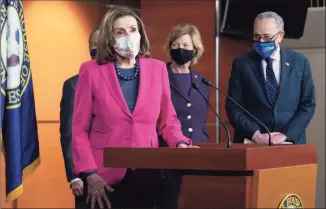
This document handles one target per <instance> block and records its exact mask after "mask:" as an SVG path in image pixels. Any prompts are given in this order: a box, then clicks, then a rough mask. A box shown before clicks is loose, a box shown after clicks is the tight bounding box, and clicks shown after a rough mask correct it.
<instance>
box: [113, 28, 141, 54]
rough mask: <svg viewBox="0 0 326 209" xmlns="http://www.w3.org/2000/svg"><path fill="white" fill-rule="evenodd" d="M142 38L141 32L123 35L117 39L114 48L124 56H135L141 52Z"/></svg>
mask: <svg viewBox="0 0 326 209" xmlns="http://www.w3.org/2000/svg"><path fill="white" fill-rule="evenodd" d="M140 38H141V37H140V34H139V32H136V33H133V34H129V35H126V36H123V37H121V38H118V39H116V40H115V44H114V45H113V48H114V50H115V51H116V52H117V53H118V54H119V55H120V56H122V57H126V58H129V59H132V58H135V57H136V56H137V55H138V52H139V45H140Z"/></svg>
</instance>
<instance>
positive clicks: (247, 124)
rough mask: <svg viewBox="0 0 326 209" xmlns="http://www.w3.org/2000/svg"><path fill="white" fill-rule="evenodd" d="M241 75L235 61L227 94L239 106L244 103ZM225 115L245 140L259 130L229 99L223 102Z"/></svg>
mask: <svg viewBox="0 0 326 209" xmlns="http://www.w3.org/2000/svg"><path fill="white" fill-rule="evenodd" d="M240 80H241V75H240V72H239V68H238V67H237V60H234V61H233V64H232V71H231V77H230V80H229V89H228V94H229V96H230V97H231V98H233V99H234V100H235V101H236V102H238V103H239V104H240V105H241V106H243V104H244V102H243V99H242V89H243V88H245V87H244V86H242V85H241V82H240ZM225 108H226V113H227V116H228V119H229V121H230V123H231V124H232V126H233V128H234V129H235V130H236V131H237V132H240V133H242V134H243V135H244V136H245V137H246V138H247V139H251V138H252V136H253V135H254V133H255V132H256V131H257V130H259V126H258V124H256V123H255V122H254V121H253V120H252V119H251V118H250V117H248V116H247V115H246V113H245V112H243V111H242V110H241V109H240V108H239V107H238V106H237V105H236V104H234V103H233V102H232V101H231V100H230V99H228V98H227V99H226V102H225Z"/></svg>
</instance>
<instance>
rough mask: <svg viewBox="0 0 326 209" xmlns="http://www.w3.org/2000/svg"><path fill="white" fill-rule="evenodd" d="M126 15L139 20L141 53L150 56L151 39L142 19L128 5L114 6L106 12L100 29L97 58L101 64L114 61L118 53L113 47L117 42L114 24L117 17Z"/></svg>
mask: <svg viewBox="0 0 326 209" xmlns="http://www.w3.org/2000/svg"><path fill="white" fill-rule="evenodd" d="M125 16H131V17H133V18H135V19H136V21H137V25H138V30H139V33H140V36H141V39H140V50H139V55H141V56H144V57H149V56H150V52H149V41H148V38H147V35H146V32H145V28H144V24H143V22H142V20H141V19H140V18H139V17H138V15H136V13H135V12H133V11H132V10H131V9H129V8H128V7H113V8H112V9H110V10H109V11H108V12H107V13H106V14H105V16H104V18H103V20H102V23H101V26H100V30H99V31H100V32H99V36H98V42H97V55H96V60H97V62H98V63H99V64H105V63H108V62H112V61H114V60H115V59H116V54H115V51H114V49H113V44H114V42H115V39H114V36H113V24H114V22H115V21H116V20H117V19H119V18H121V17H125Z"/></svg>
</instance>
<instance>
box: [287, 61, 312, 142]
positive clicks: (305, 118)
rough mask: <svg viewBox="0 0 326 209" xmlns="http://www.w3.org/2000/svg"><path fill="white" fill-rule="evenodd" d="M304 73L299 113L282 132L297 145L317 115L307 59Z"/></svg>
mask: <svg viewBox="0 0 326 209" xmlns="http://www.w3.org/2000/svg"><path fill="white" fill-rule="evenodd" d="M304 59H305V60H304V71H303V76H302V79H301V83H302V85H301V96H300V103H299V107H298V111H297V112H296V114H295V115H294V116H293V118H292V119H291V121H290V122H289V123H288V124H287V125H286V126H285V128H284V129H283V130H282V131H281V132H282V133H283V134H285V135H287V136H288V137H289V138H290V139H291V140H292V141H293V142H294V143H295V144H296V143H300V142H299V141H298V140H299V139H300V138H301V137H300V136H301V135H302V133H303V132H304V131H305V130H306V128H307V126H308V124H309V122H310V120H311V119H312V117H313V116H314V114H315V109H316V101H315V87H314V82H313V79H312V74H311V69H310V64H309V61H308V60H307V58H304Z"/></svg>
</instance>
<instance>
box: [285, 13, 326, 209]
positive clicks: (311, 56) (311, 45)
mask: <svg viewBox="0 0 326 209" xmlns="http://www.w3.org/2000/svg"><path fill="white" fill-rule="evenodd" d="M285 24H286V23H285ZM283 46H286V47H288V48H291V49H294V50H296V51H299V52H301V53H303V54H304V55H305V56H306V57H307V58H308V60H309V62H310V65H311V70H312V76H313V80H314V83H315V88H316V103H317V107H316V113H315V116H314V117H313V119H312V121H311V123H310V124H309V126H308V129H307V141H308V143H309V144H317V146H318V177H317V191H316V208H325V207H326V206H325V94H326V93H325V56H326V55H325V7H319V8H309V10H308V14H307V19H306V25H305V31H304V35H303V37H302V38H301V39H299V40H290V39H287V40H284V42H283ZM298 154H300V153H298ZM303 204H304V203H303Z"/></svg>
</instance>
